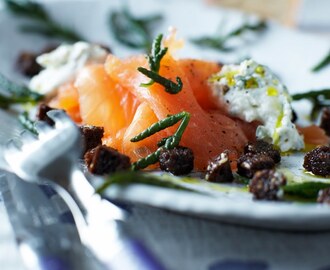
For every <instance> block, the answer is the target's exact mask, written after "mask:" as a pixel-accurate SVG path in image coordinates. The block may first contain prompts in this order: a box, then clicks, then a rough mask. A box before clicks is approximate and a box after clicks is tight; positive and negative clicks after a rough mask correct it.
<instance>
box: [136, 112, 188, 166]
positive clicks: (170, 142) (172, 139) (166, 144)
mask: <svg viewBox="0 0 330 270" xmlns="http://www.w3.org/2000/svg"><path fill="white" fill-rule="evenodd" d="M189 120H190V113H188V112H180V113H178V114H175V115H171V116H168V117H166V118H165V119H162V120H160V121H158V122H157V123H155V124H152V125H151V126H150V127H149V128H147V129H146V130H144V131H142V132H141V133H139V134H138V135H136V136H135V137H134V138H132V139H131V142H138V141H141V140H144V139H145V138H148V137H150V136H152V135H153V134H155V133H157V132H159V131H161V130H164V129H166V128H168V127H170V126H173V125H175V124H176V123H178V122H179V121H181V123H180V125H179V127H178V129H177V130H176V132H175V133H174V134H173V135H172V136H169V137H167V138H164V139H163V140H161V141H160V142H159V143H158V146H159V148H158V149H157V150H156V151H155V152H154V153H152V154H150V155H148V156H147V157H145V158H142V159H139V160H138V161H136V162H135V163H133V165H132V168H133V170H139V169H144V168H146V167H148V166H149V165H151V164H155V163H157V162H158V159H159V155H160V153H161V151H162V149H163V148H165V149H173V148H174V147H176V146H178V145H179V143H180V140H181V138H182V135H183V133H184V131H185V129H186V128H187V126H188V123H189Z"/></svg>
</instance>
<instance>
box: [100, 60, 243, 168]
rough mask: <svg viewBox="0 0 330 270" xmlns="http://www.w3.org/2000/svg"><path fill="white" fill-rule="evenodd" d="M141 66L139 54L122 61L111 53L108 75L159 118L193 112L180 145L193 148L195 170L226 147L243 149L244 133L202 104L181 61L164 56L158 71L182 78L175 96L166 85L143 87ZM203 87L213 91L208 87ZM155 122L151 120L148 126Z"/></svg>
mask: <svg viewBox="0 0 330 270" xmlns="http://www.w3.org/2000/svg"><path fill="white" fill-rule="evenodd" d="M114 65H115V66H114ZM139 66H146V60H145V59H143V58H142V59H141V58H136V57H135V58H128V59H124V60H119V59H114V57H113V56H111V57H109V58H108V61H106V63H105V69H106V71H107V73H108V75H109V76H110V77H111V78H113V79H114V80H115V81H117V82H118V83H119V84H120V85H124V86H125V87H126V88H127V89H129V90H130V91H131V92H132V94H133V95H134V96H135V97H137V99H138V100H139V101H140V102H141V103H142V102H144V103H146V104H148V106H149V107H150V109H151V110H152V112H153V113H154V114H155V116H156V118H157V121H158V120H160V119H164V118H166V117H167V116H168V115H171V114H176V113H179V112H181V111H187V112H189V113H190V114H191V119H190V122H189V125H188V127H187V129H186V131H185V133H184V135H183V137H182V139H181V145H183V146H186V147H190V148H191V149H192V150H193V152H194V155H195V169H197V170H205V169H206V167H207V164H208V161H209V160H210V159H211V158H214V157H215V156H217V155H218V154H220V153H221V152H223V151H224V150H229V151H231V152H232V153H235V155H236V156H237V154H238V153H239V152H241V150H242V149H243V147H244V145H245V143H246V142H247V138H246V136H245V134H244V132H243V131H242V130H241V128H240V127H239V125H238V124H237V123H236V121H234V120H233V119H231V118H229V117H227V116H225V115H223V114H221V113H219V112H208V111H206V110H204V109H203V108H202V107H201V106H200V104H199V103H198V101H197V99H196V97H195V96H194V92H193V90H192V89H193V88H192V86H191V85H192V84H194V83H195V82H194V80H192V78H194V77H193V76H191V75H190V76H187V75H186V72H185V70H186V69H183V68H181V65H180V62H179V61H177V60H175V59H173V58H172V57H171V56H169V55H165V57H164V58H163V59H162V62H161V68H160V72H159V74H160V75H161V76H163V77H166V78H168V79H171V80H172V81H175V78H176V77H177V76H179V77H180V78H181V80H182V82H183V89H182V91H181V92H179V93H178V94H175V95H172V94H169V93H167V92H165V91H164V87H163V86H161V85H159V84H157V83H154V84H153V85H151V86H150V87H142V86H141V85H140V84H141V83H146V82H148V81H149V79H148V78H147V77H145V76H144V75H143V74H141V73H140V72H138V71H137V68H138V67H139ZM209 75H211V74H209ZM204 89H206V90H207V91H210V89H207V87H205V86H204ZM210 108H213V107H212V106H211V107H210ZM135 121H139V119H137V118H135ZM153 123H154V122H150V123H149V126H150V125H151V124H153ZM132 125H136V123H134V122H132ZM174 131H175V128H169V130H168V132H170V134H173V133H174ZM136 134H138V132H136ZM136 134H134V135H136ZM158 139H159V138H157V137H156V136H155V138H153V137H151V138H150V140H153V145H156V144H157V142H158ZM133 144H135V143H133ZM133 147H134V146H133ZM136 147H139V146H136ZM133 152H134V151H133ZM133 152H132V153H133ZM131 157H132V159H133V160H135V159H136V157H135V156H134V154H133V156H131Z"/></svg>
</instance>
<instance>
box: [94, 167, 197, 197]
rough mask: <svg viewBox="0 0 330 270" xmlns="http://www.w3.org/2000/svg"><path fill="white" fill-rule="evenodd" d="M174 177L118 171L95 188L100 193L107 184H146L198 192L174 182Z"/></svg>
mask: <svg viewBox="0 0 330 270" xmlns="http://www.w3.org/2000/svg"><path fill="white" fill-rule="evenodd" d="M175 180H176V178H175V177H172V176H169V175H167V174H166V175H156V174H151V173H143V172H137V171H127V172H118V173H114V174H112V175H110V176H109V177H108V178H107V179H106V180H105V182H104V183H103V184H102V185H101V186H100V187H98V188H97V189H96V192H97V193H99V194H102V193H103V192H104V191H105V190H106V189H107V188H108V187H109V186H111V185H114V184H118V185H129V184H137V183H138V184H146V185H151V186H157V187H164V188H171V189H176V190H184V191H191V192H195V193H199V192H198V191H196V190H195V189H190V188H187V187H184V186H183V185H180V184H179V183H175Z"/></svg>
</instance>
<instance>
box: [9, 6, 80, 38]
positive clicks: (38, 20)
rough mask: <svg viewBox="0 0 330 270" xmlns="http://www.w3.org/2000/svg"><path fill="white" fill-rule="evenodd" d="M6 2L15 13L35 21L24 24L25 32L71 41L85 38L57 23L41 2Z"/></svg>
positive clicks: (23, 29)
mask: <svg viewBox="0 0 330 270" xmlns="http://www.w3.org/2000/svg"><path fill="white" fill-rule="evenodd" d="M4 3H5V4H6V7H7V9H8V10H9V11H10V12H12V13H13V14H15V15H17V16H21V17H24V18H27V19H30V20H31V21H33V22H35V24H29V25H22V26H21V27H20V29H21V31H23V32H25V33H33V34H38V35H42V36H46V37H54V38H62V39H64V40H67V41H70V42H76V41H79V40H83V38H82V37H81V36H80V35H78V34H77V33H75V32H74V31H72V30H70V29H68V28H66V27H63V26H61V25H59V24H58V23H56V22H55V21H54V20H53V19H52V18H51V17H50V16H49V15H48V13H47V12H46V10H45V9H44V8H43V7H42V6H41V5H40V4H37V3H35V2H32V1H29V0H21V1H19V0H4Z"/></svg>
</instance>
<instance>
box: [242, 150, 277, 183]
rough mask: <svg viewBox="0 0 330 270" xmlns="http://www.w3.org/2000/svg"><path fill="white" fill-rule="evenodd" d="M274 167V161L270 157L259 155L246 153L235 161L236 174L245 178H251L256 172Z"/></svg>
mask: <svg viewBox="0 0 330 270" xmlns="http://www.w3.org/2000/svg"><path fill="white" fill-rule="evenodd" d="M274 167H275V162H274V160H273V159H272V158H271V157H270V156H268V155H265V154H260V153H257V154H252V153H247V154H244V155H242V156H241V157H240V158H239V159H238V160H237V173H238V174H240V175H242V176H245V177H247V178H252V176H253V175H254V174H255V173H256V172H257V171H260V170H264V169H273V168H274Z"/></svg>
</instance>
